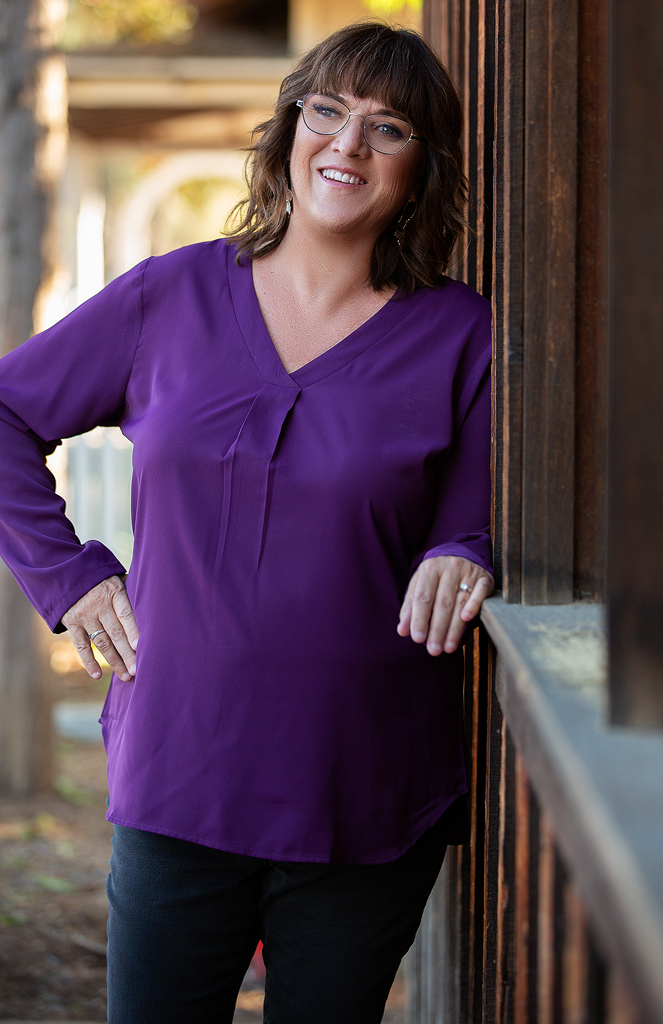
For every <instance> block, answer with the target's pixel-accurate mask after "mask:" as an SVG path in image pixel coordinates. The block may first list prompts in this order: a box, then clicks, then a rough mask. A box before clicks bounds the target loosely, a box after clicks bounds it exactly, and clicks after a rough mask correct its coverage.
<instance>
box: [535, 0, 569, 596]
mask: <svg viewBox="0 0 663 1024" xmlns="http://www.w3.org/2000/svg"><path fill="white" fill-rule="evenodd" d="M576 90H577V6H576V0H563V2H561V3H560V2H559V0H527V2H526V45H525V220H524V245H525V253H526V258H525V285H524V306H523V316H524V378H523V395H524V398H523V485H522V486H523V498H522V517H523V518H522V551H523V564H522V574H523V584H522V596H523V600H524V601H525V603H527V604H557V603H563V602H565V601H570V600H571V598H572V594H573V447H574V426H573V414H574V391H573V381H574V368H575V367H574V364H575V210H576V165H577V159H576V139H577V102H576Z"/></svg>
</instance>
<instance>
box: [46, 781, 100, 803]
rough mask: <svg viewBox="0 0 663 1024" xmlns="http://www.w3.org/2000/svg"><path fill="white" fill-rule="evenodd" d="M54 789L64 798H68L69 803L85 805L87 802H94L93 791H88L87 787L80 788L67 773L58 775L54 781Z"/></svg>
mask: <svg viewBox="0 0 663 1024" xmlns="http://www.w3.org/2000/svg"><path fill="white" fill-rule="evenodd" d="M53 789H54V790H55V792H56V793H57V794H58V795H59V796H61V797H62V799H63V800H66V801H67V803H69V804H74V805H75V806H76V807H85V806H86V805H87V804H91V803H93V802H94V797H93V796H92V794H91V793H88V792H87V790H85V789H80V788H79V787H78V786H77V785H76V784H75V783H74V782H72V780H71V779H70V778H69V777H68V776H66V775H58V777H57V779H56V780H55V782H54V783H53Z"/></svg>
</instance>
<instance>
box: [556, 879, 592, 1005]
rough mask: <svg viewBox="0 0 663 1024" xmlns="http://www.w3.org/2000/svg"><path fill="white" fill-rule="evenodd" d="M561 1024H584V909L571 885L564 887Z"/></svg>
mask: <svg viewBox="0 0 663 1024" xmlns="http://www.w3.org/2000/svg"><path fill="white" fill-rule="evenodd" d="M564 919H565V934H564V951H563V973H562V988H563V992H562V1008H563V1024H586V1022H587V1016H586V1015H587V981H588V968H589V963H588V960H589V942H588V935H587V920H586V916H585V910H584V907H583V905H582V902H581V900H580V896H579V894H578V890H577V889H576V887H575V885H573V883H572V882H567V884H566V886H565V887H564Z"/></svg>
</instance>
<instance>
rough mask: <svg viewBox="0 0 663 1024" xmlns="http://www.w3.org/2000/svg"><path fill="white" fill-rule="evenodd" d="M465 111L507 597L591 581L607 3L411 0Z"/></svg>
mask: <svg viewBox="0 0 663 1024" xmlns="http://www.w3.org/2000/svg"><path fill="white" fill-rule="evenodd" d="M424 25H425V34H426V36H427V38H428V39H429V41H430V42H431V43H432V44H433V46H434V47H435V48H436V49H437V51H438V52H439V53H440V54H441V56H442V58H443V59H444V60H445V61H446V63H447V64H448V66H449V68H450V71H451V73H452V75H453V77H454V78H455V80H456V82H457V83H458V86H459V89H460V92H461V96H462V98H463V103H464V107H465V117H466V124H465V151H466V170H467V174H468V177H469V180H470V185H471V189H472V197H473V202H472V205H471V209H470V214H469V221H470V228H471V235H470V239H469V242H468V245H467V247H466V251H465V254H464V258H463V260H462V265H461V267H460V268H459V273H460V276H462V278H463V279H464V280H465V281H467V283H468V284H470V285H471V286H472V287H475V288H477V289H478V290H479V291H481V292H483V294H484V295H486V296H487V297H492V300H493V308H494V332H495V360H494V369H495V395H494V411H495V417H494V429H495V440H496V444H495V465H494V479H495V507H494V524H493V527H494V529H493V533H494V545H495V563H496V568H497V570H498V582H501V585H502V588H503V591H504V595H505V598H506V600H508V601H522V602H523V603H526V604H555V603H564V602H567V601H571V600H573V599H574V598H580V599H592V600H600V599H602V597H603V595H604V592H605V564H604V561H605V558H604V548H605V515H604V505H605V486H606V485H605V430H606V428H605V420H606V405H605V375H606V338H605V308H606V254H607V249H606V244H607V235H606V230H607V229H606V196H607V179H606V175H607V109H608V108H607V95H608V93H607V48H608V11H607V0H562V2H560V0H427V3H426V4H425V7H424Z"/></svg>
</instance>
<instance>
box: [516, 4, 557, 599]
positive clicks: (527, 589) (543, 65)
mask: <svg viewBox="0 0 663 1024" xmlns="http://www.w3.org/2000/svg"><path fill="white" fill-rule="evenodd" d="M525 24H526V30H525V32H526V38H525V112H524V114H525V116H524V125H525V171H524V193H525V213H524V223H523V234H524V238H523V242H524V248H525V267H524V288H523V468H522V477H523V479H522V487H523V493H522V558H523V562H522V597H523V601H524V602H525V603H526V604H545V543H546V454H547V450H546V440H547V439H546V342H547V333H548V332H547V320H548V307H547V298H548V289H547V280H546V277H547V275H546V270H547V263H548V245H549V240H548V185H549V181H548V121H549V110H548V104H549V94H548V78H549V67H548V62H549V58H550V53H549V48H548V0H526V4H525Z"/></svg>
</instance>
